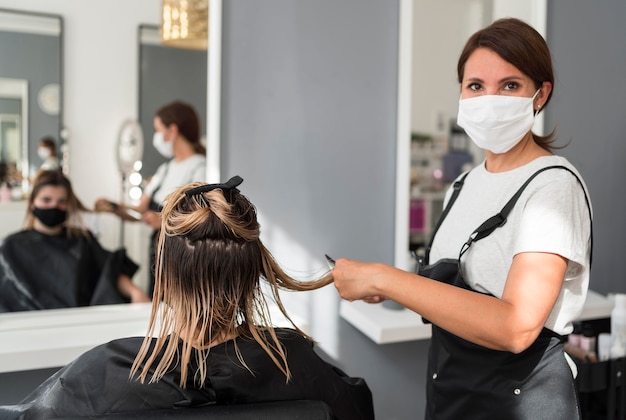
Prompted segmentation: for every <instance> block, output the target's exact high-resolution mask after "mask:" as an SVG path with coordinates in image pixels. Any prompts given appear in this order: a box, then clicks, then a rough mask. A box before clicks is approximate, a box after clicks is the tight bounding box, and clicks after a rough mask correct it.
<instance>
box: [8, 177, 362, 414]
mask: <svg viewBox="0 0 626 420" xmlns="http://www.w3.org/2000/svg"><path fill="white" fill-rule="evenodd" d="M241 181H242V179H241V178H239V177H234V178H232V179H231V180H230V181H229V182H227V183H226V184H203V183H197V182H196V183H192V184H189V185H186V186H183V187H179V188H178V189H176V190H175V191H174V192H172V193H171V194H170V195H168V197H167V198H166V202H165V207H164V209H163V211H162V214H161V216H162V222H161V229H160V233H159V239H158V246H157V255H156V261H157V266H156V270H155V274H156V284H155V291H154V300H153V307H152V314H151V317H150V323H149V328H148V333H147V335H146V337H145V338H143V337H132V338H123V339H119V340H114V341H111V342H109V343H107V344H103V345H100V346H98V347H96V348H94V349H92V350H90V351H88V352H87V353H85V354H83V355H82V356H80V357H79V358H78V359H76V360H75V361H73V362H72V363H70V364H69V365H67V366H66V367H64V368H63V369H61V370H60V371H59V372H57V373H56V374H54V375H53V376H52V377H50V378H49V379H48V380H47V381H46V382H44V383H43V384H42V385H41V386H40V387H39V388H38V389H36V390H35V391H34V392H33V393H32V394H31V395H30V396H28V397H27V398H26V399H25V400H24V401H23V402H22V403H21V404H20V405H17V406H11V407H2V408H0V415H1V416H4V417H2V418H6V417H9V418H13V417H19V416H20V415H25V416H26V417H27V418H28V417H30V416H32V417H34V418H49V417H67V416H90V415H99V414H105V413H126V414H125V415H127V416H131V415H132V413H133V412H134V413H137V412H138V411H139V410H149V409H169V408H174V407H191V406H204V405H213V404H218V405H228V404H241V403H255V402H265V401H284V400H321V401H324V402H325V403H326V404H328V406H329V407H330V408H331V410H332V412H333V414H334V415H335V417H336V418H338V419H373V418H374V413H373V404H372V395H371V392H370V390H369V388H368V386H367V384H366V383H365V381H364V380H363V379H361V378H352V377H348V376H346V375H345V374H344V373H343V372H341V371H340V370H339V369H337V368H336V367H334V366H332V365H330V364H328V363H327V362H325V361H324V360H322V359H321V358H320V357H319V356H318V354H317V353H316V352H315V350H314V346H313V341H312V339H311V338H310V337H309V336H307V335H306V334H305V333H304V332H302V331H301V330H300V329H299V328H298V327H297V326H296V325H295V324H293V322H291V324H292V326H293V328H275V327H272V321H271V319H270V311H269V306H268V303H267V301H266V297H265V295H264V293H263V291H262V283H261V280H264V282H265V283H266V284H267V285H268V286H269V287H268V294H269V295H271V299H272V300H273V301H274V302H275V303H276V305H277V306H278V308H279V309H280V311H281V312H282V313H283V315H284V316H285V317H286V318H287V319H289V316H288V315H287V313H286V311H285V309H284V307H283V305H282V303H281V300H280V296H279V289H285V290H292V291H306V290H313V289H317V288H320V287H323V286H325V285H327V284H329V283H331V282H332V280H333V279H332V276H331V275H330V274H326V275H325V276H323V277H322V278H320V279H318V280H315V281H311V282H300V281H297V280H295V279H293V278H292V277H290V276H289V275H287V274H286V273H285V272H284V271H283V270H282V269H281V268H280V266H279V265H278V263H277V262H276V261H275V260H274V258H273V257H272V255H271V254H270V252H269V251H268V250H267V249H266V248H265V246H264V245H263V243H262V242H261V240H260V238H259V234H260V227H259V223H258V221H257V214H256V209H255V207H254V206H253V205H252V204H251V203H250V201H248V199H247V198H246V197H245V196H243V195H242V194H241V193H240V192H239V190H238V189H237V188H236V187H237V186H238V185H239V184H240V183H241ZM289 321H291V319H289ZM188 409H191V408H188ZM3 410H4V411H3ZM11 415H13V417H12V416H11Z"/></svg>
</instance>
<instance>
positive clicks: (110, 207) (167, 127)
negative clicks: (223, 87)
mask: <svg viewBox="0 0 626 420" xmlns="http://www.w3.org/2000/svg"><path fill="white" fill-rule="evenodd" d="M154 129H155V133H154V139H153V145H154V147H155V148H156V149H157V151H158V152H159V153H161V155H163V156H164V157H166V158H168V159H170V160H169V161H167V162H165V163H163V164H162V165H161V166H159V168H158V169H157V171H156V173H155V174H154V176H153V177H152V179H151V180H150V183H149V184H148V185H147V186H146V188H145V190H144V193H143V196H142V197H141V200H140V202H139V204H138V205H137V206H135V207H127V206H125V205H123V204H116V203H112V202H111V201H108V200H105V199H99V200H97V201H96V204H95V207H96V210H98V211H109V212H111V213H114V214H116V215H117V216H119V217H120V218H122V219H124V220H130V221H136V220H137V218H135V217H134V216H133V215H131V214H129V213H128V211H127V210H128V208H130V209H131V210H134V211H137V212H139V213H140V214H141V218H142V220H143V221H144V222H145V223H147V224H149V225H150V226H151V227H152V228H153V229H154V232H153V235H152V238H151V240H150V266H151V269H150V273H151V281H150V291H149V293H150V294H152V289H153V287H154V273H153V271H152V267H153V266H154V242H155V240H156V236H157V233H158V229H159V225H160V217H159V214H158V212H159V211H160V209H161V206H162V205H163V201H164V200H165V197H166V196H167V194H169V193H170V192H172V191H173V190H174V189H175V188H176V187H179V186H181V185H185V184H188V183H190V182H193V181H204V180H205V179H206V156H205V155H206V150H205V148H204V146H203V145H202V144H201V143H200V120H199V118H198V115H197V113H196V111H195V110H194V109H193V107H192V106H191V105H188V104H186V103H183V102H178V101H175V102H172V103H170V104H167V105H165V106H164V107H162V108H161V109H159V110H158V111H157V112H156V114H155V116H154Z"/></svg>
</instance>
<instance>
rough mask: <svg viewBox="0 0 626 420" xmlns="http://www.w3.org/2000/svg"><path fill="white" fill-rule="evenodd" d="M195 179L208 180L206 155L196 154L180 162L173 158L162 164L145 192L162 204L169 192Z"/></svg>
mask: <svg viewBox="0 0 626 420" xmlns="http://www.w3.org/2000/svg"><path fill="white" fill-rule="evenodd" d="M194 181H201V182H206V157H205V156H204V155H198V154H196V155H193V156H190V157H188V158H187V159H185V160H183V161H180V162H176V160H174V159H172V160H170V161H169V162H165V163H163V164H161V166H159V168H158V169H157V171H156V173H155V174H154V176H153V177H152V179H151V180H150V182H149V183H148V185H147V186H146V188H145V190H144V194H147V195H151V196H152V200H154V201H155V202H156V203H159V204H162V203H163V202H164V201H165V197H167V195H168V194H169V193H171V192H172V191H174V190H175V189H176V188H178V187H180V186H181V185H186V184H189V183H190V182H194ZM155 190H156V192H155Z"/></svg>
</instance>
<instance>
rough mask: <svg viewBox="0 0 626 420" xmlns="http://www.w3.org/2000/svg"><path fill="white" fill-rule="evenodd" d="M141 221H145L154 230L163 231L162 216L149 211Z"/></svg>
mask: <svg viewBox="0 0 626 420" xmlns="http://www.w3.org/2000/svg"><path fill="white" fill-rule="evenodd" d="M141 220H143V221H144V223H146V224H148V225H150V226H151V227H152V229H154V230H159V229H161V215H160V214H159V213H155V212H153V211H147V212H145V213H144V214H143V216H142V217H141Z"/></svg>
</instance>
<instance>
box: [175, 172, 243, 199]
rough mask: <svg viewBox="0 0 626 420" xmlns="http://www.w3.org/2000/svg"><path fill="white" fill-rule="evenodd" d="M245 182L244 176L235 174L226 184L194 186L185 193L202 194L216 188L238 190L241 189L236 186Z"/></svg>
mask: <svg viewBox="0 0 626 420" xmlns="http://www.w3.org/2000/svg"><path fill="white" fill-rule="evenodd" d="M242 182H243V178H242V177H240V176H239V175H235V176H234V177H232V178H231V179H229V180H228V181H226V183H224V184H205V185H200V186H199V187H195V188H192V189H190V190H187V191H185V195H186V196H187V197H191V196H192V195H196V194H202V193H205V192H209V191H212V190H215V189H218V188H219V189H221V190H236V191H239V190H238V189H237V188H236V187H237V186H239V184H241V183H242Z"/></svg>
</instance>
